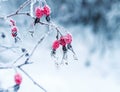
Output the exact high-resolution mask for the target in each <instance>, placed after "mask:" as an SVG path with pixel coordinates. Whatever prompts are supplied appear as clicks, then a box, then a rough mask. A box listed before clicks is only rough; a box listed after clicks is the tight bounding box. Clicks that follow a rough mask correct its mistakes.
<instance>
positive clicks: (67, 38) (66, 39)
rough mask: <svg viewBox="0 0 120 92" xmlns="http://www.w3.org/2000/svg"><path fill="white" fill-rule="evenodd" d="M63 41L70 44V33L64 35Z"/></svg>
mask: <svg viewBox="0 0 120 92" xmlns="http://www.w3.org/2000/svg"><path fill="white" fill-rule="evenodd" d="M65 42H66V43H67V44H70V43H71V42H72V35H71V34H67V35H66V37H65Z"/></svg>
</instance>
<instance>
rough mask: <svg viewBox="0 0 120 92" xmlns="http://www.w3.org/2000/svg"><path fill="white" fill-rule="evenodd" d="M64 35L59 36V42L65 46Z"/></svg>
mask: <svg viewBox="0 0 120 92" xmlns="http://www.w3.org/2000/svg"><path fill="white" fill-rule="evenodd" d="M65 39H66V38H65V36H61V37H60V44H61V45H62V46H65V45H66V41H65Z"/></svg>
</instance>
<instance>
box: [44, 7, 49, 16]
mask: <svg viewBox="0 0 120 92" xmlns="http://www.w3.org/2000/svg"><path fill="white" fill-rule="evenodd" d="M43 12H44V14H45V15H46V16H49V15H50V13H51V9H50V7H49V6H48V5H45V6H44V8H43Z"/></svg>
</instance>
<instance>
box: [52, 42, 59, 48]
mask: <svg viewBox="0 0 120 92" xmlns="http://www.w3.org/2000/svg"><path fill="white" fill-rule="evenodd" d="M59 45H60V43H59V40H56V41H54V42H53V45H52V49H54V50H56V49H57V48H59Z"/></svg>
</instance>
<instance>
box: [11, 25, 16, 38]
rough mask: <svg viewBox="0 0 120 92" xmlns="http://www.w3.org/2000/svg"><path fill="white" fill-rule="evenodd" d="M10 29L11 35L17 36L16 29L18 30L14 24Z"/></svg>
mask: <svg viewBox="0 0 120 92" xmlns="http://www.w3.org/2000/svg"><path fill="white" fill-rule="evenodd" d="M11 30H12V36H13V37H16V36H17V31H18V29H17V27H16V26H14V27H13V28H12V29H11Z"/></svg>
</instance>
